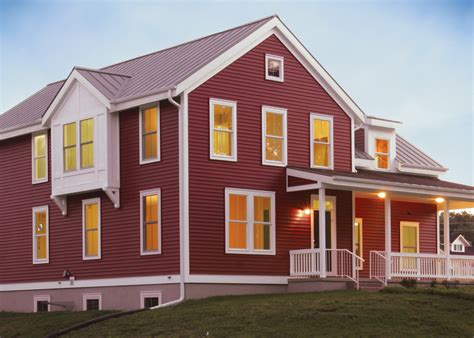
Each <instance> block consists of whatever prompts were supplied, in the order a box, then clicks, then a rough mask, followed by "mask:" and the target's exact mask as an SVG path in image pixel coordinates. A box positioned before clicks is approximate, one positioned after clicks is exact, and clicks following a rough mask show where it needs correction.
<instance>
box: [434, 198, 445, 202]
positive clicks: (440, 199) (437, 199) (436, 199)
mask: <svg viewBox="0 0 474 338" xmlns="http://www.w3.org/2000/svg"><path fill="white" fill-rule="evenodd" d="M435 201H436V203H443V202H444V198H443V197H436V198H435Z"/></svg>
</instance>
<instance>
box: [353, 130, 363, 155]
mask: <svg viewBox="0 0 474 338" xmlns="http://www.w3.org/2000/svg"><path fill="white" fill-rule="evenodd" d="M354 146H355V147H356V148H357V149H360V150H363V151H366V150H365V130H364V129H358V130H356V132H355V137H354Z"/></svg>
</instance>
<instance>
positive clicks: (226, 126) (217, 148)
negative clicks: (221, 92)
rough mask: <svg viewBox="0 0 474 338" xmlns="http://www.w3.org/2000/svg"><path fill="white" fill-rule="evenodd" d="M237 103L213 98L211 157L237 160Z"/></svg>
mask: <svg viewBox="0 0 474 338" xmlns="http://www.w3.org/2000/svg"><path fill="white" fill-rule="evenodd" d="M235 114H236V104H235V103H234V102H226V101H217V100H211V158H213V159H227V160H236V144H235V142H236V131H235Z"/></svg>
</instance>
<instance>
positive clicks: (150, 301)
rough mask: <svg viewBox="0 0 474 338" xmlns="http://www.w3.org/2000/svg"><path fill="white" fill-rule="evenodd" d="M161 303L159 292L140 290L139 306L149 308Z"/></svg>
mask: <svg viewBox="0 0 474 338" xmlns="http://www.w3.org/2000/svg"><path fill="white" fill-rule="evenodd" d="M160 304H161V292H159V291H142V292H140V308H142V309H149V308H151V307H155V306H158V305H160Z"/></svg>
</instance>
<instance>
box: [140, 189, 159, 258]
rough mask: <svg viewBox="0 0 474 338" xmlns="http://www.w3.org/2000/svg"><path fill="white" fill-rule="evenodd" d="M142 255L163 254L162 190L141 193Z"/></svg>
mask: <svg viewBox="0 0 474 338" xmlns="http://www.w3.org/2000/svg"><path fill="white" fill-rule="evenodd" d="M140 210H141V215H140V219H141V228H140V235H141V240H140V244H141V245H140V246H141V254H142V255H150V254H159V253H161V194H160V189H156V190H149V191H142V192H141V193H140Z"/></svg>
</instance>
